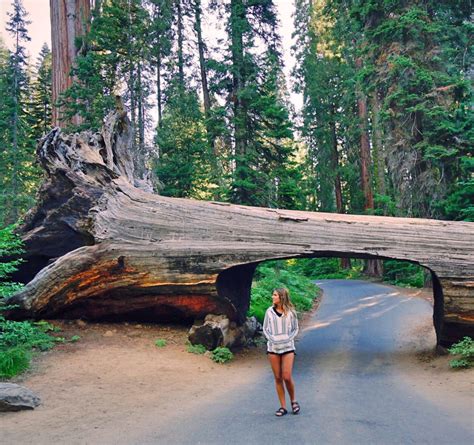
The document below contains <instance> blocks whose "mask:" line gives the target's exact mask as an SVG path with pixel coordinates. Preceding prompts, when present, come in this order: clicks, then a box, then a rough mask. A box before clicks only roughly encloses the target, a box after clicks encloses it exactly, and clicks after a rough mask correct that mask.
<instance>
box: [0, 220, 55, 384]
mask: <svg viewBox="0 0 474 445" xmlns="http://www.w3.org/2000/svg"><path fill="white" fill-rule="evenodd" d="M14 228H15V226H13V225H11V226H8V227H5V228H4V229H1V230H0V280H1V283H0V377H6V378H8V377H13V376H14V375H16V374H17V373H19V372H22V371H24V370H25V369H27V368H28V366H29V362H30V359H31V351H32V350H33V349H35V350H40V351H45V350H48V349H50V348H52V347H53V346H54V344H55V343H56V342H62V341H64V338H62V337H52V336H50V335H49V334H48V332H50V331H52V332H57V331H58V328H57V327H56V326H54V325H52V324H50V323H48V322H46V321H39V322H30V321H13V320H8V319H6V318H5V316H4V315H3V311H5V309H8V308H11V306H6V304H5V298H6V297H9V296H10V295H12V294H13V293H14V292H16V291H18V290H19V289H21V285H20V284H18V283H11V282H8V275H9V274H11V273H12V272H14V271H15V270H17V266H18V264H19V263H20V261H21V260H20V259H18V260H11V261H6V262H5V261H1V259H2V257H3V258H4V257H6V256H9V255H18V254H21V253H22V252H23V248H22V242H21V239H20V238H19V237H18V236H16V235H15V233H14Z"/></svg>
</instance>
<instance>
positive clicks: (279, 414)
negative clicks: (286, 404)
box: [275, 407, 288, 417]
mask: <svg viewBox="0 0 474 445" xmlns="http://www.w3.org/2000/svg"><path fill="white" fill-rule="evenodd" d="M285 414H288V411H287V410H286V409H285V408H283V407H281V408H278V409H277V411H276V413H275V416H277V417H282V416H284V415H285Z"/></svg>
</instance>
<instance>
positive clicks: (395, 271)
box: [383, 260, 425, 287]
mask: <svg viewBox="0 0 474 445" xmlns="http://www.w3.org/2000/svg"><path fill="white" fill-rule="evenodd" d="M424 271H425V269H423V267H421V266H418V265H417V264H413V263H408V262H407V261H397V260H385V261H384V262H383V281H386V282H387V283H391V284H395V285H396V286H402V287H423V286H424V284H425V272H424Z"/></svg>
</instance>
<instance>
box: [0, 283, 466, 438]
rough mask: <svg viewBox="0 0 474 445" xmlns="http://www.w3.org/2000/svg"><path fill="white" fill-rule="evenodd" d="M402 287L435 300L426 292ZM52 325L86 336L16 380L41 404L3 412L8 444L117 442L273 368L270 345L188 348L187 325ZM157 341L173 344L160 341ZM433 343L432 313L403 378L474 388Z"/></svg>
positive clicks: (411, 341) (449, 389) (412, 343)
mask: <svg viewBox="0 0 474 445" xmlns="http://www.w3.org/2000/svg"><path fill="white" fill-rule="evenodd" d="M394 288H395V286H394ZM396 289H398V290H399V291H400V292H402V293H404V294H407V295H410V296H413V297H416V298H424V299H427V300H429V299H430V298H431V293H430V292H429V291H426V290H417V289H403V290H402V289H401V288H396ZM314 310H316V308H315V309H314ZM314 310H313V312H314ZM309 319H310V314H308V315H307V316H305V317H304V318H303V320H302V321H301V327H302V328H303V330H304V324H305V322H306V321H307V320H309ZM51 322H52V323H54V324H55V325H58V326H60V327H61V329H62V332H61V333H60V335H63V336H64V337H66V338H70V337H71V336H73V335H79V336H80V340H79V341H78V342H76V343H65V344H60V345H58V346H56V347H55V348H54V349H53V350H50V351H47V352H44V353H40V354H38V356H36V357H35V359H34V360H33V364H32V367H31V369H30V370H29V371H28V372H26V373H25V374H23V375H22V376H19V377H17V378H15V379H12V380H10V381H12V382H13V383H18V384H21V385H24V386H26V387H28V388H30V389H32V390H34V391H35V392H36V393H37V394H38V395H39V396H40V397H41V400H42V403H41V405H40V406H39V407H38V408H36V409H35V410H32V411H23V412H14V413H4V414H0V418H1V424H2V427H1V430H2V432H1V433H0V442H1V443H2V444H5V445H9V444H19V443H21V444H30V443H32V444H33V443H34V444H37V445H39V444H46V443H48V444H50V443H68V444H76V443H110V442H111V441H110V440H108V437H109V436H108V433H107V432H109V434H111V435H116V434H117V430H120V431H123V432H124V434H126V432H127V431H130V430H131V429H133V428H134V427H135V426H136V425H137V424H142V423H143V422H153V419H156V418H157V417H159V418H160V421H163V420H166V419H167V418H169V419H170V420H171V419H173V418H176V416H179V415H184V414H185V412H186V409H187V408H189V407H196V406H199V405H201V404H202V405H205V404H207V403H212V401H213V400H216V398H222V397H227V396H228V395H230V394H232V392H233V391H236V390H238V388H239V387H242V386H245V385H246V384H251V383H252V382H253V381H255V380H256V379H257V378H258V377H259V376H261V375H263V373H269V372H270V369H269V367H268V363H267V358H266V355H265V353H264V351H265V349H264V345H263V344H262V345H261V346H255V347H249V348H245V349H243V350H241V351H238V352H237V353H236V355H235V358H234V360H233V361H231V362H229V363H226V364H224V365H222V364H217V363H214V362H213V361H212V360H211V359H210V358H209V357H207V356H204V355H196V354H192V353H189V352H187V349H186V340H187V332H188V328H187V327H185V326H179V325H152V324H143V323H141V324H138V323H113V324H112V323H84V322H79V323H78V322H76V321H58V320H51ZM158 338H162V339H165V340H166V341H167V345H166V346H164V347H161V348H159V347H157V346H155V344H154V343H155V340H156V339H158ZM433 345H434V331H433V326H432V321H431V317H427V318H426V319H423V320H419V323H418V324H417V325H416V326H412V328H411V330H410V332H409V333H408V335H407V341H406V349H407V351H408V353H407V354H406V356H405V357H406V358H405V359H404V361H403V363H400V367H401V369H402V370H403V372H402V374H401V378H404V379H406V381H407V384H412V385H413V387H414V388H417V390H418V391H422V392H423V393H424V396H427V397H429V394H430V392H431V389H432V388H434V387H437V389H440V388H441V387H442V388H445V390H443V391H445V393H446V396H447V398H448V399H449V400H452V401H453V403H455V400H453V398H456V397H457V396H459V397H465V395H466V394H467V393H469V392H470V390H471V388H470V385H471V384H472V376H473V374H472V372H471V371H467V372H466V371H453V370H451V369H450V368H449V365H448V362H449V360H450V357H449V356H437V355H435V354H434V351H433ZM436 393H437V394H438V396H439V391H436ZM439 402H440V403H448V400H447V399H446V398H445V399H444V400H440V401H439ZM94 432H95V433H94ZM2 436H3V437H2ZM110 437H112V436H110ZM110 437H109V438H110ZM91 438H94V439H93V440H92V439H91Z"/></svg>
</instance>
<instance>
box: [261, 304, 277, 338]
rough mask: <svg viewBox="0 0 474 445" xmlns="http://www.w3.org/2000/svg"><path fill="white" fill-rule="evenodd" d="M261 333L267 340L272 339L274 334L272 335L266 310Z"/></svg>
mask: <svg viewBox="0 0 474 445" xmlns="http://www.w3.org/2000/svg"><path fill="white" fill-rule="evenodd" d="M263 335H264V336H265V338H266V339H267V340H270V341H274V336H273V335H272V327H271V323H270V315H268V310H267V311H266V312H265V318H264V320H263Z"/></svg>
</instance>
